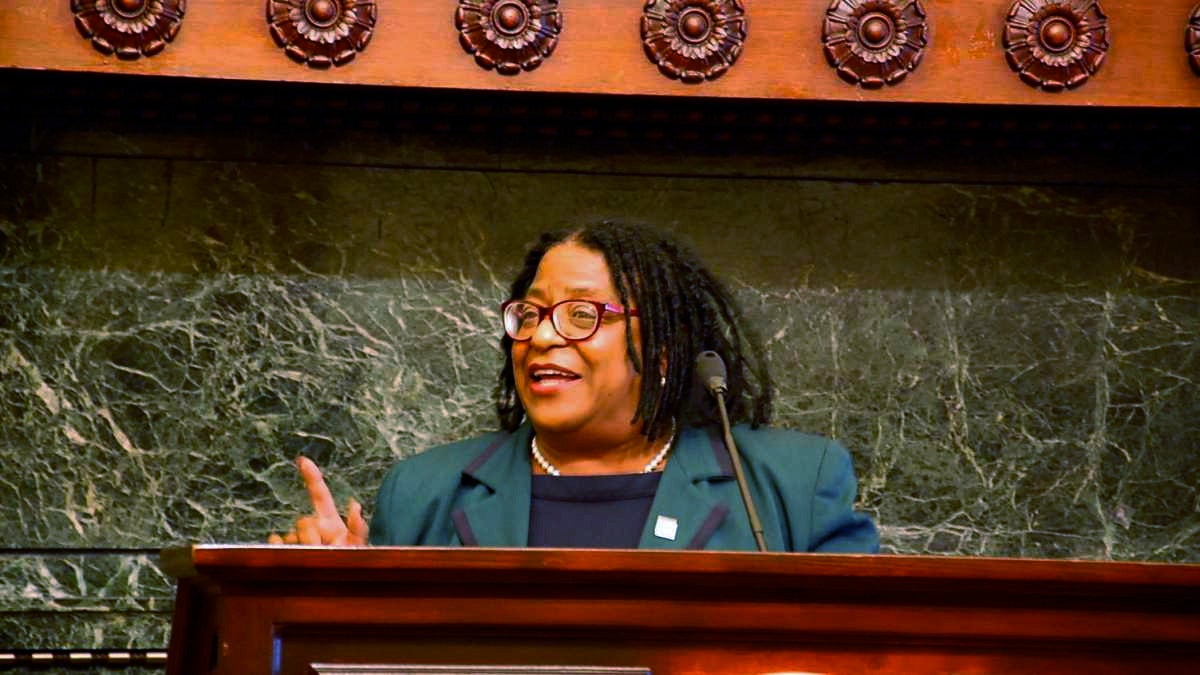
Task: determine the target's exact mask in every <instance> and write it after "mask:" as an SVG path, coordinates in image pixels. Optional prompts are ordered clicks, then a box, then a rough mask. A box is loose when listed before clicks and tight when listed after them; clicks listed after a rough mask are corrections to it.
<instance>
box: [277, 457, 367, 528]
mask: <svg viewBox="0 0 1200 675" xmlns="http://www.w3.org/2000/svg"><path fill="white" fill-rule="evenodd" d="M296 468H297V469H299V471H300V477H301V478H303V479H304V486H305V487H307V488H308V498H309V500H310V501H311V502H312V507H313V512H312V514H311V515H307V516H301V517H299V518H297V519H296V524H295V525H294V526H293V527H292V531H291V532H288V533H287V534H285V535H283V536H282V537H281V536H279V535H278V534H275V533H274V532H272V533H271V536H270V537H267V543H270V544H324V545H326V546H364V545H366V543H367V532H368V527H367V521H366V520H363V515H362V505H361V504H359V503H358V501H357V500H355V499H351V500H350V501H349V502H348V503H347V504H346V519H345V520H342V516H341V515H340V514H338V510H337V504H336V503H334V501H333V494H331V493H330V492H329V486H328V485H326V484H325V479H324V478H323V477H322V476H321V470H320V469H319V468H317V465H316V464H315V463H313V461H312V460H311V459H309V458H307V457H300V458H297V459H296Z"/></svg>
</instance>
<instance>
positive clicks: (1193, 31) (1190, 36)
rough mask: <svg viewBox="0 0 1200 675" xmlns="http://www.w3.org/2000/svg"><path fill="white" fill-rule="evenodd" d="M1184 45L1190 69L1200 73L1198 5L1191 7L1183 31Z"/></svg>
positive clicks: (1199, 17)
mask: <svg viewBox="0 0 1200 675" xmlns="http://www.w3.org/2000/svg"><path fill="white" fill-rule="evenodd" d="M1184 45H1185V46H1186V47H1187V51H1188V61H1190V62H1191V64H1192V70H1194V71H1196V74H1197V75H1200V5H1196V6H1195V7H1193V8H1192V15H1191V17H1190V20H1189V21H1188V27H1187V30H1186V31H1185V32H1184Z"/></svg>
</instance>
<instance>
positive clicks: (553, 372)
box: [529, 366, 579, 384]
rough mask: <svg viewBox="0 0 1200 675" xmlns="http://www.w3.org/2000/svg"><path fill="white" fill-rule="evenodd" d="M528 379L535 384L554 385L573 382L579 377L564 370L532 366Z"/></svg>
mask: <svg viewBox="0 0 1200 675" xmlns="http://www.w3.org/2000/svg"><path fill="white" fill-rule="evenodd" d="M529 379H530V380H531V381H533V382H534V383H537V384H555V383H561V382H573V381H575V380H578V379H579V375H577V374H575V373H573V372H571V371H569V370H566V369H565V368H556V367H553V366H534V367H533V368H530V369H529Z"/></svg>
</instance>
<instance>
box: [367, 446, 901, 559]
mask: <svg viewBox="0 0 1200 675" xmlns="http://www.w3.org/2000/svg"><path fill="white" fill-rule="evenodd" d="M530 434H531V430H530V427H529V426H528V425H527V424H526V425H522V426H521V427H520V428H519V429H517V430H516V431H515V432H512V433H508V432H497V433H493V434H488V435H486V436H482V437H479V438H473V439H470V440H465V441H460V442H458V443H452V444H450V445H443V446H440V447H436V448H431V449H429V450H427V451H425V452H422V453H420V454H418V455H414V456H413V457H410V458H408V459H405V460H404V461H402V462H399V463H397V464H396V465H395V466H394V467H393V468H392V469H391V471H390V472H389V473H388V475H387V478H385V479H384V481H383V485H382V486H381V487H380V488H379V494H378V497H377V499H376V503H375V512H374V516H373V517H372V519H371V536H370V541H371V543H372V544H375V545H381V546H413V545H419V546H502V547H523V546H526V545H527V544H528V541H529V495H530V475H531V468H530V454H529V440H530ZM733 436H734V439H735V441H736V442H737V444H738V449H739V450H740V451H741V454H742V464H743V468H744V469H745V472H746V478H747V481H748V482H749V484H750V492H751V494H752V495H753V496H754V504H755V506H756V507H757V508H758V514H759V518H760V519H761V520H762V524H763V530H764V533H765V536H766V541H767V549H768V550H769V551H819V552H826V553H830V552H836V553H875V552H877V551H878V550H879V535H878V533H877V532H876V530H875V524H874V523H873V522H872V521H871V519H870V518H869V517H868V516H866V515H865V514H862V513H857V512H855V511H854V498H855V495H856V493H857V482H856V481H855V478H854V467H853V466H852V464H851V462H850V454H849V453H848V452H847V451H846V449H845V448H844V447H842V445H841V444H840V443H838V442H837V441H834V440H831V439H827V438H824V437H821V436H815V435H812V434H804V433H800V432H796V431H786V430H782V429H768V428H759V429H751V428H749V427H747V426H741V425H739V426H736V427H734V429H733ZM668 535H670V536H668ZM638 547H639V548H647V549H709V550H725V551H738V550H742V551H753V550H756V548H757V547H756V546H755V543H754V535H753V533H752V532H751V530H750V521H749V518H748V517H747V515H746V509H745V507H744V506H743V505H742V500H741V495H740V493H739V491H738V487H737V482H736V481H735V480H734V474H733V467H732V463H731V462H730V459H729V454H728V453H727V452H726V450H725V446H724V444H723V443H722V441H721V437H720V433H719V432H718V431H716V430H713V429H703V428H686V429H683V430H682V431H681V432H680V434H679V437H678V438H676V440H675V446H674V448H673V449H672V450H671V454H670V456H669V460H668V462H667V466H666V469H665V470H664V471H663V475H662V479H661V481H660V483H659V487H658V492H657V493H656V495H655V497H654V502H653V505H652V507H651V510H650V516H649V517H648V518H647V519H646V524H645V525H644V526H643V528H642V534H641V540H640V542H639V543H638Z"/></svg>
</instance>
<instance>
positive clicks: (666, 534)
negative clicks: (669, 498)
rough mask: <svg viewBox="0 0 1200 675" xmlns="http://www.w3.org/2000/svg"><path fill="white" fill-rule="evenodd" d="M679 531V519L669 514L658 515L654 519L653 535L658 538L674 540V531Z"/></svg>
mask: <svg viewBox="0 0 1200 675" xmlns="http://www.w3.org/2000/svg"><path fill="white" fill-rule="evenodd" d="M678 531H679V521H678V520H675V519H674V518H671V517H670V516H659V517H658V520H655V521H654V536H656V537H658V538H659V539H670V540H671V541H675V533H676V532H678Z"/></svg>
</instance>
